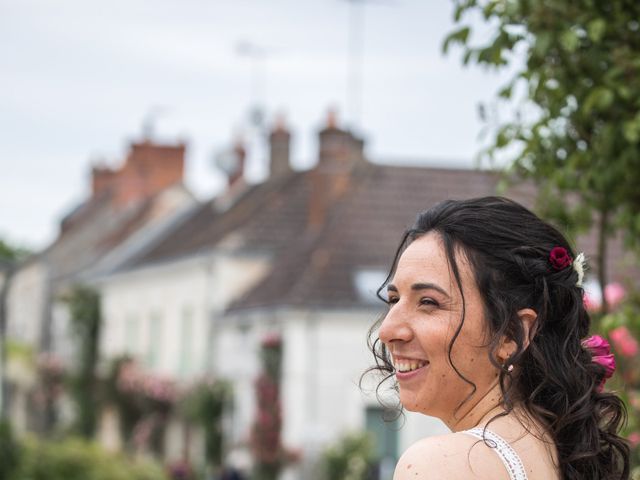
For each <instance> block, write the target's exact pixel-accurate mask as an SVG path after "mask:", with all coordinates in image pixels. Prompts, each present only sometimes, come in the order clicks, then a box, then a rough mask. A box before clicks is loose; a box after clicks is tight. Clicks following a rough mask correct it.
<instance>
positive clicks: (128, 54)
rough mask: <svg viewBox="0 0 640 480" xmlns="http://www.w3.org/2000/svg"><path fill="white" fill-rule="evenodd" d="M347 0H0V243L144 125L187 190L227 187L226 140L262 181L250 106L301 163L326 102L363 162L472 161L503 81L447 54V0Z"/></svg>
mask: <svg viewBox="0 0 640 480" xmlns="http://www.w3.org/2000/svg"><path fill="white" fill-rule="evenodd" d="M354 3H355V5H354ZM354 3H350V2H348V1H346V0H180V1H178V0H153V1H151V0H110V1H108V2H104V1H101V2H98V1H95V0H56V1H52V0H20V1H10V0H0V162H1V170H0V172H1V175H0V238H4V239H6V240H9V241H10V242H13V243H15V244H20V245H24V246H28V247H31V248H33V249H38V248H42V247H44V246H46V245H47V244H48V243H50V242H51V241H53V239H54V238H55V236H56V234H57V231H58V223H59V221H60V219H61V218H62V217H63V216H64V215H65V214H66V213H67V212H68V211H70V210H71V209H72V208H73V207H74V206H75V205H77V204H78V203H79V202H81V201H83V200H84V199H86V198H87V196H88V195H89V193H90V169H91V165H92V164H94V163H106V164H108V165H111V166H114V167H116V166H118V165H120V164H121V162H122V160H123V159H124V157H125V155H126V152H127V148H128V145H129V144H130V142H131V141H135V140H140V139H141V138H142V132H143V124H144V122H145V120H146V119H152V120H153V121H152V122H151V125H152V134H151V138H153V139H155V140H157V141H165V142H176V141H181V140H182V141H186V142H187V167H186V169H187V171H186V181H187V185H188V186H189V187H190V188H191V189H192V190H193V191H194V192H195V193H196V195H197V196H198V197H200V198H202V199H206V198H209V197H211V196H212V195H214V194H216V193H217V192H219V191H220V190H221V188H223V186H224V184H225V179H224V177H223V176H222V175H221V173H220V171H219V170H217V169H216V168H215V166H214V158H215V157H216V155H217V154H218V153H219V152H221V151H224V150H226V149H228V148H229V146H230V145H231V143H232V142H233V141H234V139H235V138H238V137H243V138H245V139H246V140H247V141H250V140H251V139H253V142H252V143H250V145H249V148H250V159H251V160H250V162H251V163H250V165H249V168H248V175H249V177H250V179H251V180H253V181H258V180H259V179H260V178H261V176H263V175H264V173H265V167H264V165H265V164H264V155H262V151H261V146H260V144H259V142H258V141H257V140H255V139H256V138H259V137H258V136H257V133H256V132H257V130H256V129H255V128H251V127H250V124H249V122H248V118H249V114H248V113H249V111H250V110H251V108H252V107H253V106H254V105H256V104H259V105H261V106H262V110H263V112H264V118H265V124H266V125H267V126H268V125H269V124H272V123H273V122H274V119H275V118H276V117H277V116H278V115H282V116H284V118H285V119H286V123H287V125H288V127H289V128H290V130H291V132H292V135H293V139H292V141H293V145H292V149H293V151H292V156H293V159H294V160H293V161H294V164H295V166H296V168H308V167H309V166H311V165H312V164H313V163H314V162H315V159H316V137H317V131H318V130H319V129H320V128H321V127H322V126H323V125H324V122H325V119H326V116H327V112H328V110H329V109H335V110H336V112H337V116H338V122H339V124H340V125H341V126H347V127H350V128H353V129H354V130H356V131H358V132H360V133H361V134H362V135H364V137H365V138H366V141H367V146H366V152H367V155H368V157H369V158H371V159H372V160H373V161H376V162H380V163H398V164H424V165H432V166H455V167H461V166H468V167H471V166H473V165H474V159H475V157H476V154H477V153H478V151H479V149H480V147H481V144H482V142H483V140H482V135H481V132H482V130H483V124H482V122H481V121H480V119H479V116H478V105H479V104H480V103H481V102H490V101H491V100H492V98H494V97H495V93H496V91H497V90H498V88H499V86H500V85H501V84H503V83H504V80H505V79H506V76H505V75H506V74H505V73H496V72H490V71H485V70H483V69H480V68H479V67H469V68H464V67H463V66H462V65H461V61H460V51H459V50H454V51H453V52H451V53H450V54H449V55H448V56H446V57H445V56H443V55H442V41H443V39H444V37H445V35H446V34H447V33H448V32H449V31H451V30H452V29H453V28H454V24H453V20H452V5H453V2H451V1H449V0H370V1H366V2H365V1H364V0H358V1H357V2H354ZM354 15H355V17H354ZM354 18H356V19H358V18H360V19H361V22H360V25H361V29H360V30H357V29H350V28H349V27H350V25H353V23H352V20H353V19H354ZM350 19H351V20H350ZM471 20H472V22H475V23H476V24H479V22H478V21H477V20H473V19H471ZM350 31H351V32H352V33H353V32H358V31H359V32H360V33H361V35H360V36H358V35H355V36H354V37H351V38H359V39H360V42H359V43H358V44H359V45H361V46H362V50H361V51H362V57H361V58H362V60H361V63H360V65H361V69H359V70H358V71H360V72H361V73H360V76H359V77H355V78H361V81H360V83H359V84H360V85H361V87H360V88H359V89H358V90H359V92H360V93H359V95H358V96H354V95H353V94H351V95H349V93H348V92H349V88H348V85H349V78H354V77H349V75H348V72H349V68H348V65H349V61H348V60H349V58H350V57H349V51H350V50H349V45H350V43H349V38H350V37H349V32H350ZM485 31H486V30H485ZM241 44H244V45H252V46H253V47H252V48H253V51H254V52H255V51H259V52H260V58H259V59H256V56H255V55H254V56H251V55H247V54H246V52H247V48H244V49H242V48H239V45H241ZM352 65H353V64H352ZM356 65H358V63H356ZM255 72H258V73H257V74H256V73H255ZM354 99H355V100H354ZM357 99H360V108H359V109H354V108H352V105H354V101H357ZM358 112H359V113H358ZM485 141H486V140H485Z"/></svg>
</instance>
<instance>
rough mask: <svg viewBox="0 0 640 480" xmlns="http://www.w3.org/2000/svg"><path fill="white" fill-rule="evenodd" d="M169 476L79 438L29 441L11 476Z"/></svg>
mask: <svg viewBox="0 0 640 480" xmlns="http://www.w3.org/2000/svg"><path fill="white" fill-rule="evenodd" d="M24 479H29V480H168V479H167V477H166V475H165V474H164V472H163V470H162V468H160V467H159V466H157V465H154V464H151V463H145V462H133V461H131V460H129V459H127V458H126V457H124V456H121V455H116V454H111V453H108V452H106V451H104V450H103V449H102V448H101V447H99V446H98V445H96V444H93V443H87V442H85V441H82V440H78V439H68V440H64V441H59V442H39V441H35V440H30V441H27V442H26V443H25V445H24V455H23V458H22V462H21V464H20V466H19V467H18V470H17V471H16V473H15V475H14V476H13V477H10V480H24Z"/></svg>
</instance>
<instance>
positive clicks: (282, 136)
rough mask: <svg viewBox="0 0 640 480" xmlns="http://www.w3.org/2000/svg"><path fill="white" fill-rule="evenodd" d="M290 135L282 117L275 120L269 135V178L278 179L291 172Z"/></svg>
mask: <svg viewBox="0 0 640 480" xmlns="http://www.w3.org/2000/svg"><path fill="white" fill-rule="evenodd" d="M290 143H291V133H289V131H288V130H287V127H286V125H285V121H284V117H282V116H279V117H278V118H277V119H276V123H275V125H274V128H273V130H272V131H271V134H270V135H269V163H270V176H271V177H273V178H275V177H280V176H282V175H286V174H287V173H289V172H290V171H291V154H290Z"/></svg>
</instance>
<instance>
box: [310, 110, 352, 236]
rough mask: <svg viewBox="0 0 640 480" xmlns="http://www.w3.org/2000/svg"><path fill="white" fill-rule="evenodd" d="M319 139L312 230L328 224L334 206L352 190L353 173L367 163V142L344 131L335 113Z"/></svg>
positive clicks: (311, 211)
mask: <svg viewBox="0 0 640 480" xmlns="http://www.w3.org/2000/svg"><path fill="white" fill-rule="evenodd" d="M318 135H319V152H318V164H317V165H316V167H315V168H314V170H313V171H312V172H311V174H310V178H311V194H310V195H311V198H310V201H309V221H308V224H309V227H310V228H319V227H321V226H322V225H323V224H324V221H325V219H326V215H327V212H328V210H329V208H330V207H331V205H332V204H333V203H334V202H335V201H336V200H338V199H339V198H340V197H341V196H342V195H343V194H344V193H345V192H346V191H347V190H348V189H349V186H350V183H351V172H352V170H353V169H354V168H355V167H356V166H357V165H358V164H359V163H361V162H363V161H364V141H363V140H362V139H360V138H358V137H356V136H355V135H354V134H353V133H351V132H349V131H348V130H342V129H340V128H339V127H338V126H337V120H336V114H335V112H334V111H330V112H329V115H328V116H327V125H326V126H325V127H324V128H323V129H322V130H320V132H319V134H318Z"/></svg>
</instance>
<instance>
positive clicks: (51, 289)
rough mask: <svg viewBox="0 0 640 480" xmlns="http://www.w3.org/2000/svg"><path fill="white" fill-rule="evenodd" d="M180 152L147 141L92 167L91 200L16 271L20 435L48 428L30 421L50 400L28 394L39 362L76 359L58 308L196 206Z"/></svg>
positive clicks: (11, 337) (13, 381) (14, 343)
mask: <svg viewBox="0 0 640 480" xmlns="http://www.w3.org/2000/svg"><path fill="white" fill-rule="evenodd" d="M185 148H186V147H185V145H184V144H177V145H161V144H156V143H153V142H151V141H149V140H145V141H142V142H139V143H133V144H132V145H131V147H130V152H129V154H128V156H127V158H126V160H125V162H124V163H123V165H122V166H121V167H120V168H118V169H111V168H107V167H104V166H95V167H94V168H93V170H92V177H91V181H92V191H91V196H90V197H89V198H88V199H87V200H86V201H85V202H83V203H82V204H80V205H79V206H78V207H77V208H75V209H74V210H73V211H72V212H71V213H69V214H68V215H67V216H66V217H64V218H63V219H62V221H61V223H60V233H59V235H58V237H57V238H56V240H55V241H54V242H53V243H52V244H51V245H50V246H49V247H47V248H46V249H45V250H44V251H42V252H40V253H38V254H37V255H34V256H33V257H31V258H29V259H28V260H27V261H26V262H25V263H24V264H23V265H21V266H20V268H19V269H18V270H17V271H16V272H15V274H14V276H13V279H12V282H11V285H10V286H9V291H8V294H7V295H8V300H7V318H8V324H7V338H8V341H9V344H10V348H9V349H8V350H9V361H8V376H9V380H10V382H9V383H10V386H12V388H10V389H9V391H10V402H9V408H10V415H11V418H12V420H13V422H14V424H15V426H16V428H18V430H20V431H23V430H27V429H35V430H43V429H47V428H48V427H49V426H50V425H48V424H50V423H51V422H52V421H53V419H52V418H40V416H39V415H36V413H41V412H42V410H43V405H42V402H49V401H50V400H51V399H42V398H40V400H38V398H36V393H35V392H34V391H33V389H34V388H35V372H34V369H35V368H36V367H37V366H38V365H39V362H40V363H41V362H42V361H47V362H51V361H53V362H54V363H55V365H56V368H57V367H58V366H59V367H60V368H63V367H71V366H73V364H74V362H75V360H76V359H75V351H74V342H73V332H72V331H70V328H69V327H70V326H69V320H70V319H69V312H68V307H67V304H66V303H65V301H64V300H65V297H66V296H67V295H68V294H69V292H70V291H71V289H73V287H74V286H76V285H78V284H86V283H90V282H91V281H92V279H93V278H95V277H96V276H98V275H102V274H104V273H105V272H109V271H111V270H113V269H115V268H117V267H118V266H119V265H120V264H121V263H123V262H124V261H126V260H127V259H128V258H129V257H130V256H132V255H134V254H136V253H137V252H139V251H140V250H141V249H144V248H146V247H148V246H149V244H150V243H152V242H153V241H154V239H155V238H156V237H157V236H158V235H160V234H161V233H162V232H164V231H165V230H166V229H167V228H168V227H169V226H170V225H171V224H172V223H173V222H175V221H176V220H177V219H179V218H180V217H181V216H182V215H184V214H185V212H187V211H188V210H189V209H190V208H192V206H193V205H194V204H195V203H196V201H195V199H194V197H193V195H192V194H191V193H190V192H189V191H188V190H187V189H186V188H185V186H184V184H183V172H184V154H185ZM12 352H13V353H14V355H13V356H12V355H11V353H12ZM40 397H41V395H40ZM27 407H30V408H27ZM29 412H30V413H29Z"/></svg>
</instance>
